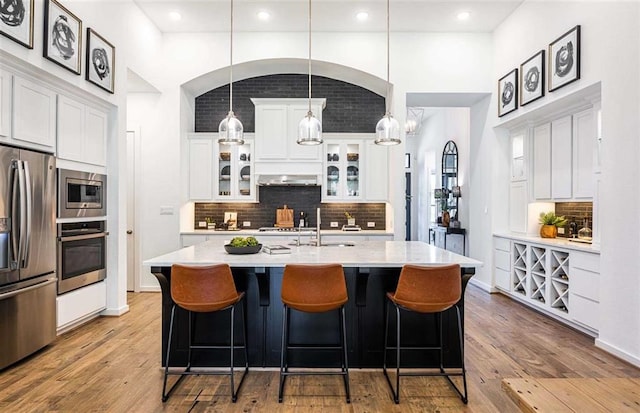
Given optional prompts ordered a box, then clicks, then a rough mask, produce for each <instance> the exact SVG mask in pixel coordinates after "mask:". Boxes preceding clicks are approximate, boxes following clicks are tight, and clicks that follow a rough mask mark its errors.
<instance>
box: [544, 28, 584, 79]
mask: <svg viewBox="0 0 640 413" xmlns="http://www.w3.org/2000/svg"><path fill="white" fill-rule="evenodd" d="M578 79H580V25H577V26H576V27H574V28H572V29H571V30H569V31H568V32H566V33H565V34H563V35H562V36H560V37H558V38H557V39H556V40H554V41H553V42H551V43H550V44H549V76H548V81H549V84H548V88H549V92H553V91H554V90H558V89H560V88H561V87H563V86H566V85H568V84H569V83H572V82H575V81H576V80H578Z"/></svg>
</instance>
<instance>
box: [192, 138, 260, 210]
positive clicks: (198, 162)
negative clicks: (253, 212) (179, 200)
mask: <svg viewBox="0 0 640 413" xmlns="http://www.w3.org/2000/svg"><path fill="white" fill-rule="evenodd" d="M188 142H189V199H191V200H196V201H198V200H201V201H211V200H217V201H244V202H252V201H255V200H256V185H255V178H254V174H253V172H252V170H253V155H252V146H253V140H252V139H250V136H249V134H245V143H244V145H221V144H219V143H218V141H217V134H214V133H192V134H189V136H188Z"/></svg>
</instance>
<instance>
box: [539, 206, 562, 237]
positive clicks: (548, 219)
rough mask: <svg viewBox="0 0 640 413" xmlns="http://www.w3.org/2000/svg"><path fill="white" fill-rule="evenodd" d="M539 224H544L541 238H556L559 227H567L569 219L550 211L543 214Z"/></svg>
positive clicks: (541, 228)
mask: <svg viewBox="0 0 640 413" xmlns="http://www.w3.org/2000/svg"><path fill="white" fill-rule="evenodd" d="M539 222H540V224H542V226H541V227H540V236H541V237H542V238H555V237H557V236H558V227H562V226H564V225H566V224H567V219H566V218H565V217H563V216H558V215H556V213H555V212H553V211H550V212H541V213H540V219H539Z"/></svg>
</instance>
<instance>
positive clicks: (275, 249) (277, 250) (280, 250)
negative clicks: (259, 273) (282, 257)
mask: <svg viewBox="0 0 640 413" xmlns="http://www.w3.org/2000/svg"><path fill="white" fill-rule="evenodd" d="M262 251H263V252H265V253H267V254H291V248H289V247H285V246H284V245H265V246H264V248H263V249H262Z"/></svg>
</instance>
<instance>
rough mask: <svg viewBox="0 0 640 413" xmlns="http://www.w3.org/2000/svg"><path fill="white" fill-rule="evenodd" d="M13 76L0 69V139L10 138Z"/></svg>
mask: <svg viewBox="0 0 640 413" xmlns="http://www.w3.org/2000/svg"><path fill="white" fill-rule="evenodd" d="M12 83H13V75H12V74H11V73H9V72H7V71H6V70H1V69H0V137H1V138H8V137H10V136H11V89H12Z"/></svg>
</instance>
